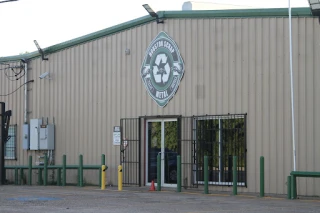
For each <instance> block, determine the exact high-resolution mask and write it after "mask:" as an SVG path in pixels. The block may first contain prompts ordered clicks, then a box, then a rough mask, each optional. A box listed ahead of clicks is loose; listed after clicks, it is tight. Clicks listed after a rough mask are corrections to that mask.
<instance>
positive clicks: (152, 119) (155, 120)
mask: <svg viewBox="0 0 320 213" xmlns="http://www.w3.org/2000/svg"><path fill="white" fill-rule="evenodd" d="M170 121H175V122H177V129H178V128H179V126H178V118H177V117H172V118H169V117H162V118H149V119H148V118H147V119H146V120H145V125H146V127H145V139H146V140H145V147H146V149H145V159H146V160H145V168H146V169H145V184H146V186H150V185H151V183H150V182H148V175H149V172H148V163H149V162H148V156H149V152H148V150H149V146H148V123H149V122H161V186H164V187H176V186H177V184H169V183H165V177H164V171H165V168H164V167H165V162H164V160H165V159H164V157H162V156H163V153H164V149H165V147H164V123H165V122H170ZM178 131H179V130H178ZM178 137H179V136H178ZM178 143H179V142H178V141H177V145H178ZM178 147H179V145H178ZM154 184H155V186H156V185H157V183H156V182H155V183H154Z"/></svg>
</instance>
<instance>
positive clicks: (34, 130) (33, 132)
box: [30, 119, 42, 150]
mask: <svg viewBox="0 0 320 213" xmlns="http://www.w3.org/2000/svg"><path fill="white" fill-rule="evenodd" d="M41 124H42V119H30V150H39V149H40V146H39V133H40V125H41Z"/></svg>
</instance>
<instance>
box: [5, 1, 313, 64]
mask: <svg viewBox="0 0 320 213" xmlns="http://www.w3.org/2000/svg"><path fill="white" fill-rule="evenodd" d="M157 14H158V15H159V17H160V18H163V19H184V18H258V17H261V18H263V17H287V16H288V9H287V8H276V9H244V10H201V11H160V12H158V13H157ZM292 17H313V15H312V13H311V10H310V8H308V7H307V8H293V9H292ZM152 21H155V18H153V17H150V16H149V15H148V16H143V17H141V18H137V19H134V20H131V21H128V22H125V23H122V24H119V25H115V26H113V27H109V28H106V29H104V30H100V31H97V32H94V33H90V34H88V35H84V36H81V37H78V38H75V39H72V40H69V41H66V42H62V43H60V44H56V45H53V46H50V47H47V48H44V49H43V51H44V53H45V55H48V54H51V53H54V52H57V51H60V50H63V49H67V48H70V47H73V46H76V45H79V44H83V43H86V42H89V41H92V40H96V39H98V38H101V37H104V36H108V35H112V34H115V33H119V32H121V31H124V30H128V29H130V28H134V27H137V26H140V25H143V24H147V23H150V22H152ZM38 57H41V55H40V54H39V52H37V51H35V52H32V53H27V54H22V55H15V56H8V57H0V62H9V61H18V60H20V59H21V58H24V59H27V60H30V59H34V58H38ZM49 60H50V59H49Z"/></svg>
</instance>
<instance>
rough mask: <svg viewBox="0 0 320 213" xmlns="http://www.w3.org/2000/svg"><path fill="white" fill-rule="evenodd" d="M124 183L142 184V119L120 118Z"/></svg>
mask: <svg viewBox="0 0 320 213" xmlns="http://www.w3.org/2000/svg"><path fill="white" fill-rule="evenodd" d="M120 127H121V145H120V162H121V165H122V175H123V179H122V180H123V182H122V183H123V185H134V186H141V163H140V161H141V119H140V118H126V119H120Z"/></svg>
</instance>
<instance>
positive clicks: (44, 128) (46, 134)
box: [39, 124, 54, 150]
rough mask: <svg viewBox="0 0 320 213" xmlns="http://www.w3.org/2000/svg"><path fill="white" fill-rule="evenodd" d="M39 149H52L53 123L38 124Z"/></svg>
mask: <svg viewBox="0 0 320 213" xmlns="http://www.w3.org/2000/svg"><path fill="white" fill-rule="evenodd" d="M39 144H40V150H53V149H54V125H52V124H47V125H40V141H39Z"/></svg>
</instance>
